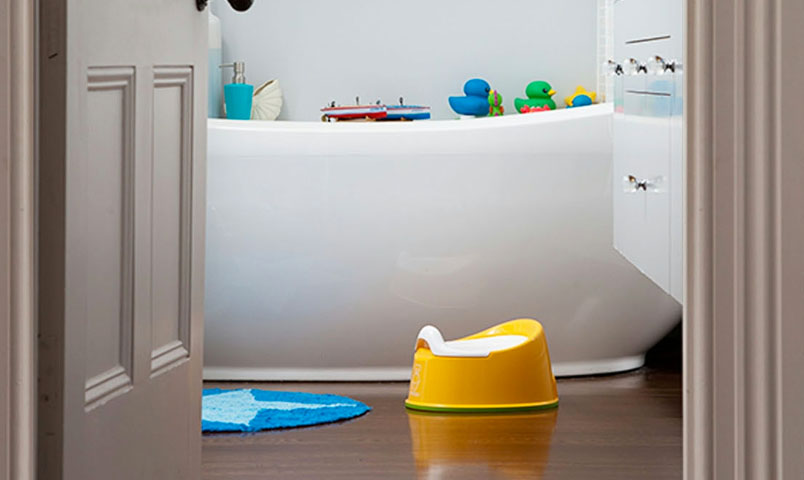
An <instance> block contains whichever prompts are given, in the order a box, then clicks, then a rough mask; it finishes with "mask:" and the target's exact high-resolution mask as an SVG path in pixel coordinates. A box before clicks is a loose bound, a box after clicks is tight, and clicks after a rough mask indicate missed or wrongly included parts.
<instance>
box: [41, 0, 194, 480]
mask: <svg viewBox="0 0 804 480" xmlns="http://www.w3.org/2000/svg"><path fill="white" fill-rule="evenodd" d="M41 11H42V20H41V24H42V26H43V27H42V34H41V41H42V42H43V46H44V51H46V52H48V55H47V56H45V57H43V58H42V59H41V72H42V75H41V77H42V82H41V90H42V92H43V95H42V98H43V103H44V102H45V101H48V102H49V103H47V104H45V105H43V107H42V113H43V115H42V117H43V119H42V125H41V132H42V135H41V136H42V142H43V145H42V148H41V150H42V159H41V168H42V171H43V175H42V180H41V182H40V193H41V196H40V205H41V216H40V226H41V230H42V231H43V232H48V233H47V234H45V233H43V234H42V235H41V236H40V251H42V252H45V251H46V252H47V253H46V254H43V255H42V256H41V265H40V291H42V292H63V299H62V302H63V303H60V302H59V301H58V300H59V296H58V295H54V296H53V297H48V296H47V295H46V294H45V295H42V298H41V299H40V305H41V307H42V308H40V311H41V312H42V315H41V319H40V322H41V325H40V329H41V331H42V338H43V340H42V344H41V346H40V349H41V351H42V355H41V357H42V358H41V362H40V363H41V364H40V377H41V378H42V381H41V384H40V392H41V394H42V395H41V397H42V399H41V400H40V401H41V403H40V412H42V413H43V414H42V415H41V418H42V420H43V421H42V425H41V426H40V440H41V444H42V446H43V447H42V448H41V452H40V456H39V465H40V469H41V471H42V472H43V473H42V477H43V478H64V479H76V480H78V479H81V480H84V479H95V478H97V479H109V478H115V479H122V480H126V479H193V480H195V479H197V478H199V477H200V473H199V470H200V404H201V359H202V351H201V347H202V343H203V342H202V337H201V336H202V333H203V325H202V321H203V310H202V309H203V297H202V295H203V272H204V268H203V254H204V242H203V233H204V217H203V215H204V211H205V208H204V203H205V197H204V187H205V169H206V164H205V153H206V145H205V144H206V101H205V94H206V85H205V79H206V68H207V67H206V64H205V62H206V58H207V55H206V43H207V31H206V29H207V17H206V13H201V12H198V11H197V9H196V7H195V1H194V0H139V1H137V2H131V1H129V0H92V1H90V0H85V1H77V0H43V1H42V9H41ZM60 89H61V90H63V91H64V95H63V96H62V97H60V96H59V95H54V94H53V93H52V92H54V91H55V92H57V91H59V90H60ZM45 92H47V94H45ZM45 117H47V118H45ZM46 139H55V140H52V141H51V143H46V142H48V140H46ZM58 139H63V141H61V142H59V141H58ZM60 271H61V272H63V274H59V273H58V272H60ZM54 272H55V274H54Z"/></svg>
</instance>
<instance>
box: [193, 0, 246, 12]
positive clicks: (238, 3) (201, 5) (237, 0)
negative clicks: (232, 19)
mask: <svg viewBox="0 0 804 480" xmlns="http://www.w3.org/2000/svg"><path fill="white" fill-rule="evenodd" d="M228 1H229V5H231V6H232V8H234V9H235V10H237V11H238V12H245V11H246V10H248V9H249V8H251V6H252V5H254V0H228ZM207 4H209V0H195V6H196V8H198V11H199V12H202V11H204V9H205V8H207Z"/></svg>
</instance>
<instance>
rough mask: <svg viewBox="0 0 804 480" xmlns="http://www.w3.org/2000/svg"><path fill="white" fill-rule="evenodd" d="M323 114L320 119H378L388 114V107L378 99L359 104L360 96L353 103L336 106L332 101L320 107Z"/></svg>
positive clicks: (325, 120)
mask: <svg viewBox="0 0 804 480" xmlns="http://www.w3.org/2000/svg"><path fill="white" fill-rule="evenodd" d="M321 112H322V113H323V115H322V116H321V120H322V121H324V122H327V121H335V122H337V121H339V120H380V119H383V118H385V117H387V116H388V109H387V108H386V107H385V105H382V104H381V103H380V101H379V100H378V101H377V103H375V104H371V105H360V97H358V98H355V104H354V105H345V106H340V107H339V106H336V105H335V102H332V103H331V104H330V105H329V106H327V107H324V108H322V109H321Z"/></svg>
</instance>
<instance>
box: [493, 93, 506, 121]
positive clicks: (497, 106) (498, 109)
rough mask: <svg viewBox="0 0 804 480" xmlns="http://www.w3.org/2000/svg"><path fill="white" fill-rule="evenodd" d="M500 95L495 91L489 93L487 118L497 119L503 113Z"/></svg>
mask: <svg viewBox="0 0 804 480" xmlns="http://www.w3.org/2000/svg"><path fill="white" fill-rule="evenodd" d="M502 102H503V98H502V95H500V93H499V92H498V91H497V90H492V91H490V92H489V117H498V116H501V115H502V114H503V113H505V108H504V107H503V104H502Z"/></svg>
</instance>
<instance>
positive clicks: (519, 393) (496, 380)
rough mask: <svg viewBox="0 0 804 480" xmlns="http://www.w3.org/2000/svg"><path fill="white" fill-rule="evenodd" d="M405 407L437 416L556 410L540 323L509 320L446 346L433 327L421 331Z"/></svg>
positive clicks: (545, 343) (553, 383) (550, 372)
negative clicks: (544, 409) (465, 413)
mask: <svg viewBox="0 0 804 480" xmlns="http://www.w3.org/2000/svg"><path fill="white" fill-rule="evenodd" d="M405 406H406V407H408V408H411V409H414V410H427V411H439V412H467V411H470V412H490V411H491V412H493V411H510V410H536V409H542V408H552V407H555V406H558V390H557V389H556V378H555V377H554V376H553V370H552V367H551V366H550V353H549V352H548V351H547V340H546V339H545V337H544V329H543V328H542V325H541V324H540V323H539V322H537V321H536V320H531V319H521V320H512V321H510V322H506V323H502V324H500V325H496V326H494V327H491V328H489V329H488V330H484V331H482V332H480V333H476V334H474V335H470V336H468V337H464V338H461V339H458V340H453V341H450V342H445V341H444V338H443V337H442V335H441V332H439V331H438V329H437V328H435V327H433V326H429V325H428V326H426V327H424V328H422V329H421V331H420V332H419V336H418V338H417V339H416V354H415V355H414V357H413V371H412V373H411V378H410V391H409V392H408V398H407V400H405Z"/></svg>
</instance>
